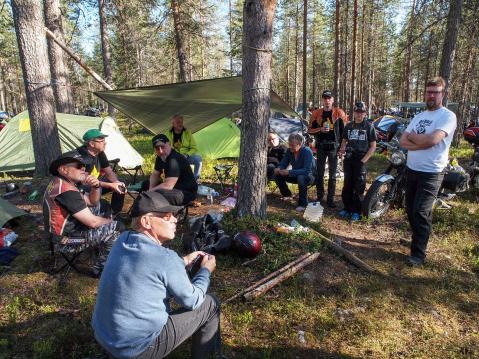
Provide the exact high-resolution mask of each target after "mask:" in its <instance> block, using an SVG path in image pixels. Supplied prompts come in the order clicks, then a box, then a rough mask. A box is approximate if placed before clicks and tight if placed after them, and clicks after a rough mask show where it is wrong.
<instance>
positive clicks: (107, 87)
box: [44, 27, 113, 90]
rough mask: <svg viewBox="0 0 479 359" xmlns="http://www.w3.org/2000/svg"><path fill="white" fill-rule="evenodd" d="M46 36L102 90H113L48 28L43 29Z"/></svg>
mask: <svg viewBox="0 0 479 359" xmlns="http://www.w3.org/2000/svg"><path fill="white" fill-rule="evenodd" d="M44 29H45V32H46V34H47V36H48V37H49V38H50V39H52V40H53V41H55V43H56V44H57V45H58V46H60V47H61V48H62V49H63V50H64V51H65V52H66V53H67V54H68V55H70V56H71V57H72V58H73V60H75V61H76V62H77V63H78V65H80V66H81V67H83V68H84V69H85V71H86V72H88V73H89V74H90V75H91V76H92V77H93V78H94V79H95V80H97V81H98V82H99V83H100V84H101V85H102V86H103V87H104V88H106V89H107V90H113V87H111V86H110V85H109V84H108V83H107V82H106V81H105V80H103V79H102V78H101V77H100V75H98V74H97V73H96V72H95V71H93V69H92V68H91V67H90V66H88V65H87V64H86V63H84V62H83V60H82V59H81V58H80V56H78V55H77V54H75V53H74V52H73V50H71V49H69V48H68V46H67V45H65V44H64V43H63V42H62V41H60V40H59V39H57V38H56V36H55V34H54V33H53V32H51V31H50V30H49V29H48V28H46V27H45V28H44Z"/></svg>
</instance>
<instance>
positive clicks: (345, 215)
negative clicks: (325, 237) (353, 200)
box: [339, 209, 349, 219]
mask: <svg viewBox="0 0 479 359" xmlns="http://www.w3.org/2000/svg"><path fill="white" fill-rule="evenodd" d="M339 217H341V218H343V219H347V218H349V212H348V211H346V210H345V209H342V210H340V211H339Z"/></svg>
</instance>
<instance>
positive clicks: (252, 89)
mask: <svg viewBox="0 0 479 359" xmlns="http://www.w3.org/2000/svg"><path fill="white" fill-rule="evenodd" d="M256 90H268V91H270V90H271V89H270V88H269V87H252V88H250V89H246V90H243V93H245V92H250V91H256Z"/></svg>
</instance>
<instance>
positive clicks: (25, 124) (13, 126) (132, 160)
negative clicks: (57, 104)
mask: <svg viewBox="0 0 479 359" xmlns="http://www.w3.org/2000/svg"><path fill="white" fill-rule="evenodd" d="M56 118H57V125H58V135H59V137H60V144H61V150H62V153H63V152H66V151H70V150H73V149H75V148H77V147H79V146H81V145H82V144H83V140H82V137H83V134H84V133H85V132H86V130H88V129H90V128H99V129H101V131H103V132H104V133H105V134H107V135H108V136H109V138H108V140H107V143H108V145H107V147H106V151H105V152H106V155H107V156H108V158H109V159H115V158H120V165H121V166H123V167H128V168H132V167H134V166H136V165H141V164H142V163H143V158H142V157H141V156H140V155H139V154H138V152H136V151H135V150H134V149H133V147H131V146H130V144H129V143H128V142H127V141H126V139H125V138H124V137H123V135H122V134H121V133H120V131H119V130H118V128H117V126H116V124H115V122H114V121H113V119H111V118H109V117H107V118H101V117H89V116H77V115H71V114H66V113H57V114H56ZM0 149H1V152H0V172H24V171H33V170H34V169H35V157H34V154H33V143H32V132H31V129H30V118H29V116H28V111H24V112H22V113H19V114H18V115H17V116H15V117H13V118H12V119H11V120H10V121H9V122H8V124H7V126H5V128H4V129H3V130H2V131H1V132H0Z"/></svg>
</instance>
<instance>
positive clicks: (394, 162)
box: [362, 129, 479, 219]
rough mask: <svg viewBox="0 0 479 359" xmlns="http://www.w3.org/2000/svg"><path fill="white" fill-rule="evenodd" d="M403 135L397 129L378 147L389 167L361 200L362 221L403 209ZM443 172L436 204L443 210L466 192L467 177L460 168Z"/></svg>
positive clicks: (404, 155) (404, 180)
mask: <svg viewBox="0 0 479 359" xmlns="http://www.w3.org/2000/svg"><path fill="white" fill-rule="evenodd" d="M403 132H404V129H398V131H397V132H396V133H395V134H394V136H393V138H392V139H391V140H390V141H389V142H382V143H380V145H381V146H385V148H386V149H387V152H388V154H389V158H388V159H389V166H388V167H387V168H386V170H385V171H384V173H382V174H381V175H379V176H378V177H376V179H375V180H374V182H373V183H372V184H371V186H370V187H369V189H368V191H367V193H366V196H365V197H364V201H363V206H362V214H363V216H364V217H367V218H373V219H374V218H379V217H381V216H383V215H384V214H385V213H386V212H387V211H388V209H389V208H390V207H391V206H392V205H395V206H396V207H398V208H405V206H406V174H407V167H406V162H407V150H405V149H403V148H401V147H400V146H399V139H400V138H401V135H402V133H403ZM478 159H479V158H478ZM478 163H479V162H478ZM444 171H445V174H444V179H443V181H442V184H441V189H440V190H439V194H438V197H437V200H436V203H437V204H439V205H441V206H442V208H450V206H449V205H447V203H446V202H445V201H447V200H449V199H451V198H453V197H454V196H455V194H456V193H458V192H464V191H466V190H467V189H468V188H469V174H467V173H466V172H465V171H464V170H463V169H462V168H461V167H460V166H458V165H457V166H453V165H451V164H448V166H447V167H446V169H445V170H444Z"/></svg>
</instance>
